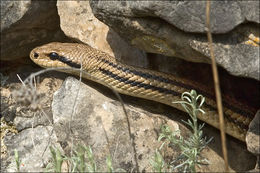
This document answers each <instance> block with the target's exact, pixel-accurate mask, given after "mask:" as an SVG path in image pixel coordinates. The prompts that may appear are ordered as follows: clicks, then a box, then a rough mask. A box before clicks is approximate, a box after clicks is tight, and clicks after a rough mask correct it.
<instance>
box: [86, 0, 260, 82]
mask: <svg viewBox="0 0 260 173" xmlns="http://www.w3.org/2000/svg"><path fill="white" fill-rule="evenodd" d="M205 4H206V2H205V1H181V2H180V1H165V2H160V1H145V2H144V1H140V2H131V1H123V2H115V1H114V2H108V1H98V2H97V1H91V8H92V10H93V13H94V15H95V16H96V17H97V18H98V19H99V20H101V21H103V22H104V23H106V24H107V25H108V26H110V27H111V28H113V29H114V30H115V31H116V32H117V33H119V34H120V36H122V37H123V38H125V39H126V40H128V41H129V42H130V43H131V44H133V45H136V46H137V47H139V48H140V49H143V50H145V51H147V52H151V53H157V54H163V55H167V56H176V57H179V58H183V59H186V60H188V61H194V62H206V63H209V62H210V55H209V49H208V43H207V37H206V30H205V26H206V25H205V19H206V18H205ZM258 27H259V3H258V2H257V1H248V2H240V1H232V2H231V1H230V2H222V1H212V4H211V30H212V33H213V39H214V44H213V47H214V50H215V56H216V61H217V63H218V64H219V65H220V66H222V67H224V68H225V69H226V70H227V71H228V72H230V73H231V74H233V75H237V76H243V77H249V78H254V79H257V80H259V30H258ZM257 37H258V41H257ZM255 38H256V39H255ZM251 39H252V40H256V42H254V43H253V44H247V43H248V42H250V40H251Z"/></svg>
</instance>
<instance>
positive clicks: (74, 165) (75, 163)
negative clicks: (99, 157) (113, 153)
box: [46, 145, 125, 173]
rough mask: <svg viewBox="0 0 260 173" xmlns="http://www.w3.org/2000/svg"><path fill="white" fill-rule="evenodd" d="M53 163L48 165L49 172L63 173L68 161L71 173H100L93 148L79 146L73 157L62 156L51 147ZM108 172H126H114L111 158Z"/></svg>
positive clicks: (107, 162)
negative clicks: (64, 162) (64, 163)
mask: <svg viewBox="0 0 260 173" xmlns="http://www.w3.org/2000/svg"><path fill="white" fill-rule="evenodd" d="M50 151H51V155H52V161H51V163H50V164H48V165H47V168H46V171H47V172H61V171H62V169H61V166H62V163H63V161H68V165H69V172H100V171H98V170H97V166H96V162H95V159H94V156H93V152H92V149H91V147H89V146H88V147H86V146H82V145H79V146H78V147H77V150H74V152H73V155H72V156H66V155H62V154H61V152H60V150H58V149H54V148H53V147H50ZM106 164H107V172H111V173H113V172H125V170H123V169H116V170H114V168H113V165H112V159H111V157H110V156H108V157H107V159H106Z"/></svg>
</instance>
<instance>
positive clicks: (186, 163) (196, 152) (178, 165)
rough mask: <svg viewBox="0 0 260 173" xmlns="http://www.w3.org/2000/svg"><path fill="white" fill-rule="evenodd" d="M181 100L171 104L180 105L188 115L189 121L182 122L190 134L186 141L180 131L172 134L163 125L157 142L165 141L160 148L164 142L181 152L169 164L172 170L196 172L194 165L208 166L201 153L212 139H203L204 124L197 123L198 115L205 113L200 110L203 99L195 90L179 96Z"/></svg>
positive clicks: (167, 127)
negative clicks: (190, 131)
mask: <svg viewBox="0 0 260 173" xmlns="http://www.w3.org/2000/svg"><path fill="white" fill-rule="evenodd" d="M181 99H182V101H177V102H173V103H178V104H181V105H182V106H183V108H184V109H185V110H186V112H187V113H188V114H189V116H190V118H191V120H190V119H188V121H183V122H184V123H185V124H187V125H188V126H190V127H191V129H192V134H190V135H189V137H188V138H187V139H184V138H183V137H182V136H181V134H180V131H175V132H172V131H171V129H170V127H169V126H167V125H163V126H162V127H161V133H160V135H159V138H158V140H159V141H162V140H163V139H166V140H165V141H164V142H163V143H162V145H161V147H160V148H162V147H163V145H164V144H165V143H166V142H169V144H170V145H172V144H173V145H175V146H177V147H178V148H180V150H181V155H179V156H178V157H177V158H176V159H175V160H174V161H173V162H172V163H171V164H170V165H171V168H172V170H175V171H176V170H178V171H184V172H186V171H189V172H196V165H198V166H199V167H200V166H201V165H204V164H208V160H207V159H205V158H203V157H202V156H201V151H202V150H203V149H204V148H205V147H206V146H207V145H208V143H209V142H210V141H211V140H212V138H211V139H209V140H207V139H206V138H204V137H203V131H202V128H203V126H204V124H202V125H198V121H197V115H198V113H203V114H204V113H205V112H204V111H203V110H202V109H201V107H202V105H203V103H204V101H205V98H204V97H203V96H202V95H198V94H197V92H196V91H195V90H191V92H184V93H183V94H182V95H181Z"/></svg>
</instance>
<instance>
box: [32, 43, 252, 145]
mask: <svg viewBox="0 0 260 173" xmlns="http://www.w3.org/2000/svg"><path fill="white" fill-rule="evenodd" d="M30 58H31V59H32V61H34V62H35V63H36V64H38V65H40V66H41V67H44V68H54V67H67V68H71V67H74V68H77V69H80V68H81V63H82V71H83V72H84V73H85V74H84V73H83V77H85V78H88V79H90V80H93V81H95V82H98V83H101V84H103V85H105V86H110V87H112V88H113V89H115V90H116V91H118V92H119V93H122V94H126V95H131V96H135V97H140V98H145V99H149V100H153V101H157V102H160V103H164V104H167V105H170V106H172V107H175V108H177V109H180V110H182V111H184V110H183V108H182V106H181V105H180V104H173V103H172V102H173V101H178V100H180V99H181V98H180V96H181V94H182V93H183V92H185V91H190V90H191V89H194V90H196V91H197V92H198V93H199V94H202V95H203V96H204V97H205V98H206V100H205V104H204V106H203V110H204V111H205V112H206V114H199V115H198V118H199V119H200V120H202V121H204V122H206V123H208V124H210V125H212V126H214V127H216V128H218V127H219V119H218V114H217V109H216V103H215V101H214V99H215V97H214V94H212V91H210V90H209V89H207V87H205V86H201V85H200V84H198V83H194V82H191V81H187V80H185V79H181V78H177V77H175V76H173V75H169V74H165V73H161V72H156V71H151V70H146V69H141V68H137V67H132V66H127V65H124V64H121V63H118V62H116V60H115V59H114V58H113V57H111V56H109V55H108V54H106V53H104V52H101V51H99V50H97V49H94V48H92V47H90V46H88V45H83V44H77V43H58V42H54V43H49V44H46V45H43V46H40V47H37V48H35V49H33V50H32V51H31V53H30ZM59 71H63V72H66V73H72V74H79V72H75V71H72V70H64V69H63V70H59ZM223 105H224V108H223V110H224V115H225V127H226V133H227V134H229V135H231V136H233V137H235V138H237V139H239V140H241V141H245V134H246V131H247V129H248V125H249V123H250V122H251V120H252V119H253V117H254V113H255V112H254V111H252V110H250V109H249V108H247V107H246V106H244V105H242V104H240V103H238V102H237V101H235V100H233V99H227V100H224V104H223Z"/></svg>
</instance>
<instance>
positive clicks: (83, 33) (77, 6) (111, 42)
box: [57, 0, 147, 67]
mask: <svg viewBox="0 0 260 173" xmlns="http://www.w3.org/2000/svg"><path fill="white" fill-rule="evenodd" d="M57 9H58V14H59V16H60V26H61V29H62V31H63V32H64V33H65V34H66V35H67V36H68V37H70V38H73V39H75V40H79V41H81V42H83V43H86V44H88V45H90V46H91V47H94V48H96V49H99V50H101V51H103V52H106V53H108V54H109V55H111V56H114V57H115V58H116V59H118V60H120V61H122V62H127V63H129V64H132V65H137V66H141V67H145V66H146V65H147V59H146V54H145V53H144V52H143V51H141V50H139V49H137V48H135V47H133V46H131V45H130V44H129V43H127V42H126V41H124V40H123V39H122V38H121V37H120V36H119V35H118V34H117V33H116V32H115V31H114V30H113V29H111V28H110V27H108V26H107V25H105V24H104V23H102V22H100V21H99V20H98V19H97V18H96V17H95V16H94V15H93V13H92V9H91V8H90V6H89V1H63V0H58V1H57Z"/></svg>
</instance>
